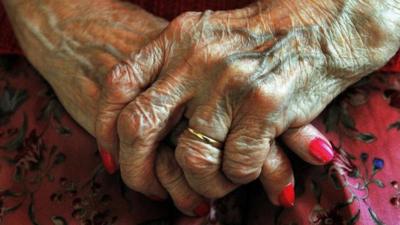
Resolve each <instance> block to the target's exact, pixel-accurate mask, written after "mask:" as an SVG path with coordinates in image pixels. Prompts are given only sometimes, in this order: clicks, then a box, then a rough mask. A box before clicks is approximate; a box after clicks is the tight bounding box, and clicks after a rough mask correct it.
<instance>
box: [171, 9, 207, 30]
mask: <svg viewBox="0 0 400 225" xmlns="http://www.w3.org/2000/svg"><path fill="white" fill-rule="evenodd" d="M200 15H201V13H199V12H184V13H182V14H181V15H179V16H178V17H176V18H175V19H174V20H173V21H172V22H171V23H170V25H169V28H170V29H172V30H173V31H176V30H179V31H182V30H186V29H190V28H191V27H193V26H194V23H195V22H196V21H197V20H198V19H199V17H200Z"/></svg>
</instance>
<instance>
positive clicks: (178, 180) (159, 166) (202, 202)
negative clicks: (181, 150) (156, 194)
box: [156, 146, 210, 216]
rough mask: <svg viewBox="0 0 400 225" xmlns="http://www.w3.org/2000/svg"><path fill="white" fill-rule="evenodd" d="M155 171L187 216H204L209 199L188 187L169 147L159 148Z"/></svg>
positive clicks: (176, 204)
mask: <svg viewBox="0 0 400 225" xmlns="http://www.w3.org/2000/svg"><path fill="white" fill-rule="evenodd" d="M156 172H157V177H158V179H159V181H160V183H161V185H162V186H163V187H164V188H165V189H166V190H167V192H168V193H169V195H170V196H171V198H172V200H173V201H174V204H175V206H176V207H177V208H178V209H179V210H180V211H181V212H183V213H185V214H186V215H189V216H206V215H207V214H208V213H209V211H210V204H209V201H208V200H207V199H205V198H203V197H202V196H200V195H199V194H197V193H196V192H195V191H194V190H193V189H191V188H190V187H189V185H188V183H187V182H186V180H185V177H184V175H183V172H182V170H181V168H180V167H179V166H178V164H177V162H176V160H175V156H174V152H173V150H172V149H171V148H168V147H167V146H162V147H161V148H160V149H159V151H158V154H157V160H156Z"/></svg>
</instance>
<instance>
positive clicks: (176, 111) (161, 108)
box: [117, 74, 187, 199]
mask: <svg viewBox="0 0 400 225" xmlns="http://www.w3.org/2000/svg"><path fill="white" fill-rule="evenodd" d="M176 77H177V78H169V77H164V79H159V80H157V81H156V82H155V83H154V84H153V85H152V86H151V87H150V88H148V89H147V90H146V91H145V92H143V93H142V94H140V95H139V96H137V97H136V98H135V99H134V100H133V101H132V102H131V103H129V104H128V105H127V106H126V107H125V108H124V109H123V110H122V111H121V113H120V115H119V118H118V128H117V129H118V137H119V143H120V144H119V145H120V146H119V147H120V153H119V159H120V168H121V175H122V178H123V180H124V181H125V183H126V184H127V185H128V186H129V187H130V188H132V189H133V190H135V191H138V192H141V193H143V194H146V195H148V196H149V195H152V196H158V197H159V198H161V199H162V198H165V197H166V194H167V193H166V192H165V190H164V189H163V188H162V187H161V185H160V183H159V182H158V180H157V178H156V176H155V171H154V170H155V167H154V161H155V159H156V157H155V156H156V151H155V150H156V148H157V146H158V145H159V142H160V141H161V140H162V139H163V138H164V136H165V135H166V134H167V132H168V131H169V130H170V128H172V127H173V126H174V125H175V124H176V123H177V122H178V121H179V119H180V117H181V114H182V110H183V109H182V106H183V103H184V102H185V101H186V100H187V95H186V94H187V93H186V92H185V90H182V89H179V88H177V87H176V85H173V84H174V82H177V80H176V79H179V75H178V74H176Z"/></svg>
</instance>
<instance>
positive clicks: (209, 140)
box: [187, 127, 222, 148]
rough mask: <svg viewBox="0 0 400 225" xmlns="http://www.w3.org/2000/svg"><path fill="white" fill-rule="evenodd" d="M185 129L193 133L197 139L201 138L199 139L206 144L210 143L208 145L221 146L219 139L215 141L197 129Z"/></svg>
mask: <svg viewBox="0 0 400 225" xmlns="http://www.w3.org/2000/svg"><path fill="white" fill-rule="evenodd" d="M187 130H188V131H189V133H191V134H192V135H194V136H195V137H197V138H198V139H199V140H201V141H203V142H205V143H207V144H210V145H212V146H214V147H216V148H219V147H221V146H222V143H221V142H219V141H217V140H214V139H212V138H210V137H208V136H207V135H204V134H202V133H200V132H198V131H195V130H193V129H192V128H190V127H189V128H187Z"/></svg>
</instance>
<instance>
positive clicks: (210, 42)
mask: <svg viewBox="0 0 400 225" xmlns="http://www.w3.org/2000/svg"><path fill="white" fill-rule="evenodd" d="M368 2H369V4H365V3H363V2H362V1H358V0H347V1H346V0H342V1H326V2H323V3H321V4H314V3H313V2H312V1H307V0H297V1H294V0H293V1H288V2H286V1H277V0H276V1H269V4H268V5H267V4H266V3H263V2H259V3H258V4H254V5H252V6H249V7H248V8H245V9H241V10H234V11H226V12H209V11H208V12H205V13H202V14H200V13H186V14H184V15H182V16H180V17H179V18H177V19H175V20H174V21H173V22H172V23H171V24H170V25H169V26H168V27H167V29H166V30H165V31H164V32H163V34H162V35H161V36H160V37H159V38H158V39H156V40H155V41H152V42H151V43H150V44H149V45H147V46H146V47H145V48H143V49H142V50H141V51H140V52H139V53H138V54H137V55H134V56H133V57H132V59H131V60H130V61H128V62H127V64H126V65H122V66H120V67H117V68H116V69H115V70H116V71H118V73H115V74H120V75H119V77H112V76H111V77H109V78H108V80H107V79H106V84H105V85H106V86H107V83H113V82H115V80H118V79H121V77H123V79H128V80H122V81H123V82H121V85H120V88H122V89H126V87H127V86H129V85H126V86H125V85H124V84H127V81H129V80H132V76H133V80H138V81H140V82H139V83H137V86H138V88H137V90H140V91H141V90H145V89H146V90H145V91H144V92H143V93H141V94H139V96H138V97H136V98H135V99H134V100H133V101H132V102H131V103H130V104H129V105H127V106H126V107H125V108H124V109H123V111H122V112H121V113H120V115H119V120H118V136H119V140H120V146H119V147H120V153H119V162H120V164H121V173H122V176H123V178H124V181H125V182H126V183H127V184H128V185H129V186H130V187H132V188H133V189H135V190H137V191H141V192H143V193H149V192H150V191H149V187H148V186H146V182H145V180H156V178H155V177H153V174H154V173H153V172H152V171H151V170H152V169H153V166H152V165H154V164H153V162H152V160H154V159H155V149H156V147H157V146H158V143H159V142H160V141H161V140H162V139H163V137H164V136H165V135H166V134H167V133H168V131H169V130H170V129H171V128H172V127H173V125H174V124H176V122H177V121H178V119H179V115H181V114H182V113H184V115H185V117H187V118H188V119H189V127H190V128H192V129H194V130H196V131H197V132H199V133H202V134H204V135H206V136H208V137H211V138H212V139H215V140H217V141H219V142H221V143H224V146H223V152H221V151H220V149H218V148H215V147H213V146H211V145H209V144H205V143H203V142H201V141H199V140H198V139H196V138H195V137H194V136H193V135H191V134H190V133H189V132H184V133H183V135H182V136H181V137H180V139H179V142H178V146H177V149H176V152H175V155H176V159H177V161H178V164H179V166H180V167H181V168H182V169H183V173H184V175H185V177H186V179H187V181H188V183H189V185H190V186H191V188H193V189H194V190H195V191H197V192H198V193H200V194H201V195H203V196H206V197H210V198H214V197H221V196H223V195H225V194H226V193H227V192H229V191H230V190H232V189H233V188H234V187H236V185H237V184H243V183H248V182H250V181H252V180H254V179H256V178H257V177H258V176H259V175H260V173H261V171H263V169H264V168H265V162H267V161H272V162H273V161H274V159H276V158H274V156H271V155H270V154H272V153H271V152H273V151H272V150H273V149H274V148H273V147H272V145H271V144H272V143H273V140H274V139H275V137H277V136H279V135H280V134H282V133H283V132H284V131H285V130H287V129H291V128H298V127H302V126H304V125H305V124H307V123H308V122H310V121H311V120H312V119H314V118H315V117H316V116H317V115H318V114H319V113H320V112H321V111H322V110H323V109H324V107H325V106H326V105H327V104H328V103H329V102H330V101H331V100H332V99H333V98H334V97H335V96H336V95H338V94H339V93H341V92H342V91H343V90H344V89H345V88H346V87H348V86H349V85H351V84H352V83H354V82H356V81H357V80H359V79H360V78H361V77H363V76H365V75H366V74H368V73H369V72H371V71H373V70H374V69H377V68H379V67H381V66H382V65H383V64H384V63H385V62H386V61H388V60H389V59H390V57H391V56H392V55H393V54H394V53H395V51H396V50H397V49H398V47H399V45H400V43H399V36H398V34H399V33H400V32H399V30H400V25H399V17H400V16H399V15H400V13H399V12H396V10H395V9H393V10H392V8H395V7H394V6H392V8H390V6H388V5H390V4H388V3H391V4H393V5H395V4H396V2H398V1H396V0H386V4H384V5H382V6H380V7H378V6H379V4H378V1H374V0H369V1H368ZM288 3H290V4H288ZM289 6H290V7H289ZM385 7H387V8H385ZM384 10H387V11H390V10H392V12H390V13H391V15H393V18H384V17H383V15H386V14H385V12H383V11H384ZM378 20H379V21H378ZM124 74H130V76H124ZM155 80H156V81H155ZM153 81H155V82H154V84H152V82H153ZM150 84H152V86H150ZM149 86H150V87H149ZM137 94H138V93H134V94H132V95H135V96H136V95H137ZM107 97H108V96H107V95H104V96H103V98H102V99H103V101H106V100H107ZM119 100H120V101H126V100H127V99H121V98H120V99H119ZM130 100H132V99H130ZM108 107H111V108H112V107H113V105H112V104H108ZM108 109H110V108H108ZM101 110H103V111H102V112H107V110H104V108H103V109H101ZM101 110H100V111H101ZM103 116H104V115H103ZM103 118H104V117H103ZM98 124H100V126H101V124H104V123H101V121H100V123H98ZM98 130H99V132H101V131H105V130H107V129H101V128H99V129H98ZM97 136H99V137H101V135H97ZM103 143H104V142H103ZM275 157H276V156H275ZM304 158H306V159H307V158H308V159H310V158H311V157H310V155H305V156H304ZM221 159H222V161H221ZM266 160H267V161H266ZM221 165H222V166H221ZM221 167H222V171H220V170H219V169H220V168H221ZM222 172H223V173H222ZM267 172H268V171H267ZM147 183H148V182H147ZM154 183H157V182H154ZM153 189H154V188H153ZM160 189H161V188H160ZM159 191H161V190H159ZM275 199H276V197H275Z"/></svg>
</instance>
